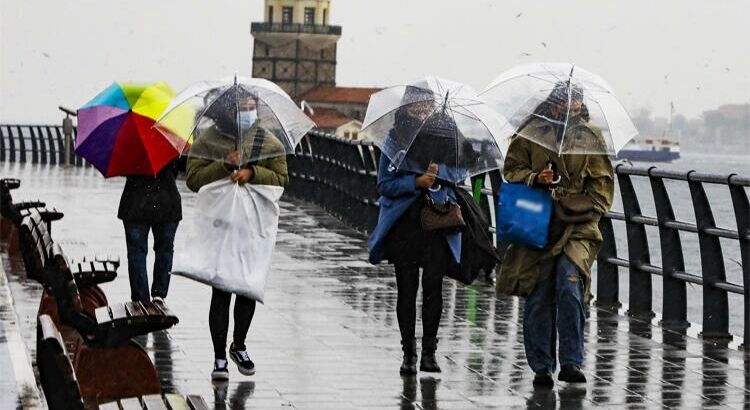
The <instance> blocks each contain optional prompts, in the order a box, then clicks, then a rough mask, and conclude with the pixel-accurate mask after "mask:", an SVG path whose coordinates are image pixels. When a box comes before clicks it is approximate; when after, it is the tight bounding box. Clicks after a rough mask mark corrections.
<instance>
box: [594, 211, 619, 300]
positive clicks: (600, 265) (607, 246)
mask: <svg viewBox="0 0 750 410" xmlns="http://www.w3.org/2000/svg"><path fill="white" fill-rule="evenodd" d="M599 231H601V233H602V246H601V249H599V254H598V255H597V257H596V302H595V303H596V305H597V306H600V307H603V308H606V309H617V308H619V307H620V306H622V304H621V303H620V274H619V267H618V266H617V265H615V264H612V263H609V262H607V259H608V258H616V257H617V243H616V242H615V232H614V229H613V228H612V220H611V219H610V218H609V217H607V216H603V217H602V218H601V219H600V220H599Z"/></svg>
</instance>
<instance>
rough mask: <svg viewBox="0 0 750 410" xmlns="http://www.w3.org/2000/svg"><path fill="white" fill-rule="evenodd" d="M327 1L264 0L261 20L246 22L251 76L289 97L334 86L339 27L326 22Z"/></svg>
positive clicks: (327, 16) (328, 6)
mask: <svg viewBox="0 0 750 410" xmlns="http://www.w3.org/2000/svg"><path fill="white" fill-rule="evenodd" d="M329 13H330V0H265V21H263V22H256V23H252V24H251V25H250V33H251V34H252V35H253V37H254V38H255V41H254V45H253V69H252V73H253V77H256V78H265V79H268V80H271V81H273V82H274V83H276V84H278V85H279V86H280V87H281V88H282V89H283V90H284V91H286V92H287V93H288V94H289V95H290V96H291V97H292V98H294V99H296V98H297V97H298V96H300V95H302V94H304V93H305V92H307V91H308V90H310V89H312V88H315V87H317V86H318V85H321V84H324V85H331V86H335V85H336V43H337V42H338V39H339V37H341V27H340V26H331V25H329V24H328V21H329V19H330V14H329Z"/></svg>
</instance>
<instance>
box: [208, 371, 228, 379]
mask: <svg viewBox="0 0 750 410" xmlns="http://www.w3.org/2000/svg"><path fill="white" fill-rule="evenodd" d="M211 380H213V381H225V380H229V371H228V370H214V371H212V372H211Z"/></svg>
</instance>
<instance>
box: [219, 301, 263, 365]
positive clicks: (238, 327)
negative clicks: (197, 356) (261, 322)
mask: <svg viewBox="0 0 750 410" xmlns="http://www.w3.org/2000/svg"><path fill="white" fill-rule="evenodd" d="M212 289H213V292H212V294H211V308H210V309H209V311H208V328H209V330H210V331H211V341H212V342H213V344H214V356H215V357H216V358H217V359H225V360H226V358H227V352H226V350H227V333H228V332H229V302H230V301H231V300H232V294H231V293H229V292H224V291H223V290H220V289H216V288H212ZM254 315H255V301H254V300H252V299H248V298H246V297H243V296H239V295H236V296H235V299H234V332H233V339H232V341H233V342H234V347H235V348H236V349H238V350H245V337H246V336H247V331H248V330H249V329H250V323H251V322H252V321H253V316H254Z"/></svg>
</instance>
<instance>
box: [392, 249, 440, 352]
mask: <svg viewBox="0 0 750 410" xmlns="http://www.w3.org/2000/svg"><path fill="white" fill-rule="evenodd" d="M425 265H426V266H425V267H424V269H423V270H422V335H423V336H424V337H426V338H430V337H436V336H437V332H438V327H439V326H440V316H441V315H442V313H443V270H445V267H446V265H443V266H440V265H439V264H437V263H428V264H425ZM395 268H396V287H397V288H398V299H397V301H396V316H397V317H398V328H399V330H400V331H401V340H411V339H413V338H414V327H415V326H416V320H417V319H416V316H417V290H419V265H418V264H416V263H413V262H411V263H410V262H407V263H402V262H401V263H400V262H396V263H395Z"/></svg>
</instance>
